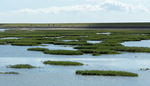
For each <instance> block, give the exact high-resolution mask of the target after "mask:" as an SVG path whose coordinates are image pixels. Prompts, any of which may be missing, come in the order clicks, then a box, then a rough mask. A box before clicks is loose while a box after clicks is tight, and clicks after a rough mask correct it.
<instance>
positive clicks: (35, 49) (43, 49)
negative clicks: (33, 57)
mask: <svg viewBox="0 0 150 86" xmlns="http://www.w3.org/2000/svg"><path fill="white" fill-rule="evenodd" d="M28 50H29V51H45V50H48V49H47V48H28Z"/></svg>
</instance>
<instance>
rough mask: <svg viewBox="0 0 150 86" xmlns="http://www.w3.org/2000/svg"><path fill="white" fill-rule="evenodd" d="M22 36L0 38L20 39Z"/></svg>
mask: <svg viewBox="0 0 150 86" xmlns="http://www.w3.org/2000/svg"><path fill="white" fill-rule="evenodd" d="M22 38H23V37H4V38H0V39H22Z"/></svg>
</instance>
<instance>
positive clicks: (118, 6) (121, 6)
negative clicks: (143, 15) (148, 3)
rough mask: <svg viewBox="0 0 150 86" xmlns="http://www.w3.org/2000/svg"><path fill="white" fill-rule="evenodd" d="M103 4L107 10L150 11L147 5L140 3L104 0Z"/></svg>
mask: <svg viewBox="0 0 150 86" xmlns="http://www.w3.org/2000/svg"><path fill="white" fill-rule="evenodd" d="M101 6H102V7H103V8H104V9H105V10H106V11H127V12H136V11H143V12H148V11H149V10H148V9H147V8H146V7H144V6H143V5H140V4H139V5H132V4H126V3H121V2H118V1H114V0H107V1H106V2H103V3H102V4H101Z"/></svg>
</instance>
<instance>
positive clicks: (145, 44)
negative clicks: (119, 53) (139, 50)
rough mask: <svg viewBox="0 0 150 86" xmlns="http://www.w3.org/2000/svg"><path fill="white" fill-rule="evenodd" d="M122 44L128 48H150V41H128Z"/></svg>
mask: <svg viewBox="0 0 150 86" xmlns="http://www.w3.org/2000/svg"><path fill="white" fill-rule="evenodd" d="M121 44H123V45H124V46H128V47H150V40H142V41H128V42H124V43H121Z"/></svg>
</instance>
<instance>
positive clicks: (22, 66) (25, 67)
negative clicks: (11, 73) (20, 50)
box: [7, 64, 38, 69]
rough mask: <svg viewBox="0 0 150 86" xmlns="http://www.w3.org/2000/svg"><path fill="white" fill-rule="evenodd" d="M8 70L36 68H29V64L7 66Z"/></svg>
mask: <svg viewBox="0 0 150 86" xmlns="http://www.w3.org/2000/svg"><path fill="white" fill-rule="evenodd" d="M7 67H8V68H17V69H22V68H23V69H31V68H38V67H35V66H31V65H29V64H17V65H9V66H7Z"/></svg>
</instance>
